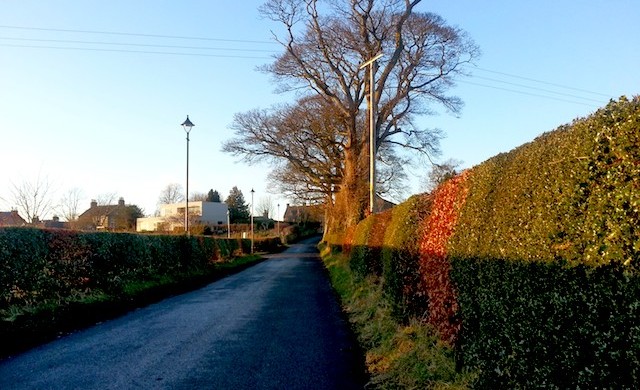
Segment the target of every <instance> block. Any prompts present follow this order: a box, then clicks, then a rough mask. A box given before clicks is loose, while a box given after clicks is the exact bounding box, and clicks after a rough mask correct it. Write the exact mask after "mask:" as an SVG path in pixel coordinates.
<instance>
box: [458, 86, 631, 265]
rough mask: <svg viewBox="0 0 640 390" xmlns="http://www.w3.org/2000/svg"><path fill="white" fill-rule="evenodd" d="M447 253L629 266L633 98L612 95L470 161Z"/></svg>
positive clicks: (573, 263)
mask: <svg viewBox="0 0 640 390" xmlns="http://www.w3.org/2000/svg"><path fill="white" fill-rule="evenodd" d="M470 182H471V183H470V184H469V195H468V198H467V202H466V204H465V207H464V209H463V210H462V212H461V213H460V219H459V221H458V226H457V230H456V234H455V235H454V237H453V238H452V239H451V241H450V245H449V253H450V254H452V255H453V256H461V257H489V258H504V259H516V260H525V261H552V260H560V261H565V262H567V263H569V264H571V265H577V264H586V265H590V266H598V265H604V264H608V263H610V262H620V263H626V264H627V265H628V266H631V267H637V266H638V259H639V254H640V230H638V229H637V226H640V101H639V99H638V98H635V99H633V100H632V101H627V100H626V99H624V98H623V99H621V100H620V101H619V102H612V103H610V104H609V105H608V106H607V107H605V108H603V109H601V110H599V111H598V112H596V113H595V114H594V115H592V116H591V117H589V118H586V119H583V120H579V121H576V122H574V123H573V124H572V125H571V126H563V127H561V128H559V129H558V130H556V131H554V132H552V133H548V134H545V135H543V136H541V137H539V138H538V139H536V140H535V141H533V142H531V143H529V144H526V145H523V146H521V147H519V148H517V149H515V150H513V151H511V152H510V153H508V154H503V155H499V156H496V157H494V158H492V159H490V160H488V161H487V162H485V163H483V164H481V165H479V166H477V167H474V168H473V169H472V174H471V176H470Z"/></svg>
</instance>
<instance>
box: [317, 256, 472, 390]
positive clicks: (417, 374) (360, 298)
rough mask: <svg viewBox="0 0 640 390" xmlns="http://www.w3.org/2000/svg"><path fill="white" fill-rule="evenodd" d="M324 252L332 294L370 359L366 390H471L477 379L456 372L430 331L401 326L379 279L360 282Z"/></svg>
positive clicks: (449, 353) (343, 261)
mask: <svg viewBox="0 0 640 390" xmlns="http://www.w3.org/2000/svg"><path fill="white" fill-rule="evenodd" d="M330 252H331V251H330V250H329V249H328V248H321V256H322V259H323V261H324V264H325V266H326V267H327V269H328V271H329V274H330V277H331V283H332V285H333V288H334V289H335V291H336V292H337V294H338V295H339V296H340V299H341V301H342V306H343V309H344V310H345V312H346V313H347V316H348V318H349V321H350V322H351V325H352V327H353V328H354V331H355V333H356V335H357V337H358V342H359V343H360V345H361V347H362V349H363V350H364V351H365V353H366V366H367V371H368V373H369V376H370V381H369V384H368V387H371V388H376V389H398V388H403V389H468V388H470V387H472V384H473V381H474V379H475V377H476V375H475V374H474V373H473V372H465V371H463V372H459V371H457V370H456V364H455V359H454V352H453V350H452V349H451V348H450V347H449V346H447V345H445V344H444V343H442V342H441V341H440V339H439V338H438V336H437V334H436V333H435V331H434V330H433V329H432V328H431V327H430V326H428V325H426V324H424V323H422V322H420V321H418V320H416V319H412V320H411V321H409V323H408V324H401V323H399V322H398V321H396V320H395V319H394V317H393V315H392V308H391V304H390V303H389V302H388V300H387V299H386V298H385V296H384V293H383V291H382V283H381V280H380V278H378V277H368V278H365V279H362V278H357V277H356V276H355V275H354V274H353V272H352V271H351V269H350V267H349V263H348V260H347V258H346V257H345V256H344V255H342V254H339V253H338V254H332V253H330Z"/></svg>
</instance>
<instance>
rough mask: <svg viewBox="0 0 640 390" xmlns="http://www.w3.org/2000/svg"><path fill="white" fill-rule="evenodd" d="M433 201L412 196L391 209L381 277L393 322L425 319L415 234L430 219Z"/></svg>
mask: <svg viewBox="0 0 640 390" xmlns="http://www.w3.org/2000/svg"><path fill="white" fill-rule="evenodd" d="M432 201H433V197H432V196H430V195H415V196H412V197H411V198H409V199H408V200H407V201H405V202H403V203H402V204H399V205H397V206H396V207H394V208H393V209H391V220H390V221H389V225H388V228H387V229H386V232H385V236H384V242H383V245H382V254H381V256H382V269H383V271H382V276H383V280H384V284H383V289H384V293H385V296H386V297H387V298H388V299H389V301H390V302H391V307H392V313H393V315H394V317H395V318H397V319H398V320H400V321H402V322H407V321H409V319H410V318H411V317H417V318H425V317H426V315H427V310H428V298H427V296H426V294H425V293H424V292H425V288H424V286H423V283H422V278H421V276H420V273H419V272H416V270H419V269H420V263H419V258H420V257H419V254H420V239H419V237H420V236H419V235H418V234H416V233H417V232H416V230H417V227H418V226H423V224H424V221H425V219H426V218H427V217H428V216H429V212H430V210H431V204H432Z"/></svg>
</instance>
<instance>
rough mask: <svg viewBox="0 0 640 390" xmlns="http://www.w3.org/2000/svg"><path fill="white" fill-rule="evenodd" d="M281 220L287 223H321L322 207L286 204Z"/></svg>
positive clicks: (322, 217) (322, 218)
mask: <svg viewBox="0 0 640 390" xmlns="http://www.w3.org/2000/svg"><path fill="white" fill-rule="evenodd" d="M283 220H284V222H289V223H301V222H322V221H323V220H324V213H323V206H322V205H311V206H291V205H289V204H287V208H286V209H285V211H284V216H283Z"/></svg>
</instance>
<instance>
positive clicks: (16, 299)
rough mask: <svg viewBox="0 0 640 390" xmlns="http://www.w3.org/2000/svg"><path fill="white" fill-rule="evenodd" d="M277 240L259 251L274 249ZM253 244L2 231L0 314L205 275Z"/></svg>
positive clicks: (259, 244) (264, 242) (263, 242)
mask: <svg viewBox="0 0 640 390" xmlns="http://www.w3.org/2000/svg"><path fill="white" fill-rule="evenodd" d="M271 241H273V240H258V242H257V243H256V247H257V248H260V249H273V247H274V245H275V243H273V242H271ZM250 248H251V242H250V240H235V239H234V240H227V239H213V238H210V237H202V236H191V237H187V236H162V235H139V234H127V233H102V232H101V233H87V232H76V231H67V230H42V229H31V228H2V229H0V310H5V309H7V308H8V307H10V306H13V305H15V306H36V305H38V304H42V303H47V302H57V303H61V302H64V301H67V300H73V299H75V298H77V297H82V296H83V295H86V294H90V293H91V292H94V291H96V290H99V291H102V292H105V293H108V294H118V293H119V292H120V291H121V290H122V288H123V285H124V284H125V283H128V282H132V281H149V280H154V279H156V278H162V277H177V276H180V275H182V274H187V273H193V272H200V271H206V270H207V269H208V267H210V266H211V265H212V264H213V263H214V262H216V261H219V260H221V259H225V258H229V257H231V256H233V255H235V254H238V253H242V252H243V251H244V253H248V252H249V251H250Z"/></svg>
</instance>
